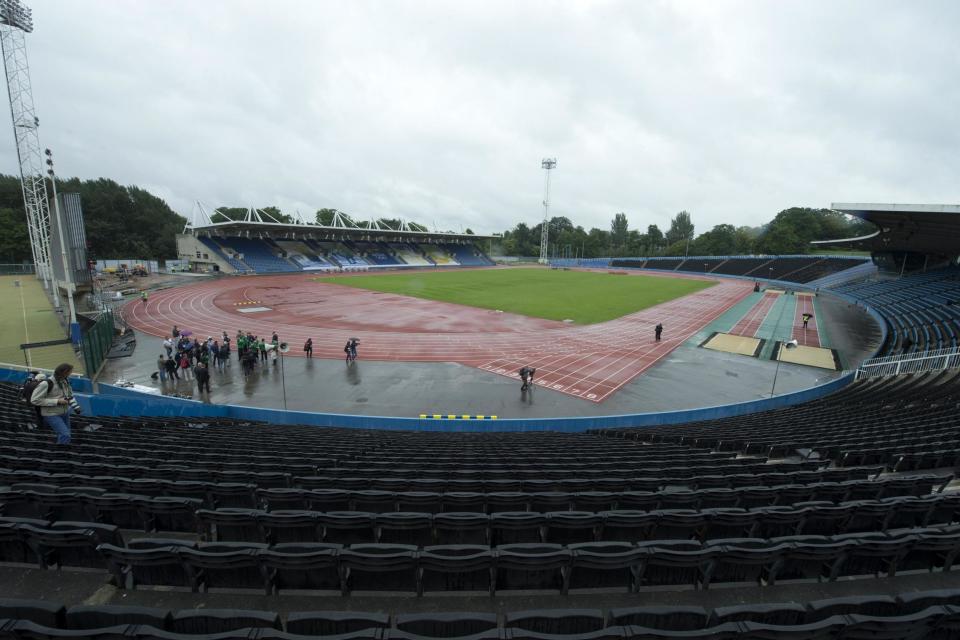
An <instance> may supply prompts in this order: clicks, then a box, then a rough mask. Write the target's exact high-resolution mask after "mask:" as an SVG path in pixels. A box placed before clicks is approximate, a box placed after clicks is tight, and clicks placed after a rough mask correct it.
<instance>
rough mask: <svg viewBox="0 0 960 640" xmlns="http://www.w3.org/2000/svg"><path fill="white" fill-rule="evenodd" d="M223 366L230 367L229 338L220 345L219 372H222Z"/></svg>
mask: <svg viewBox="0 0 960 640" xmlns="http://www.w3.org/2000/svg"><path fill="white" fill-rule="evenodd" d="M225 366H227V367H229V366H230V338H227V339H226V340H224V341H223V344H222V345H220V370H221V371H223V368H224V367H225Z"/></svg>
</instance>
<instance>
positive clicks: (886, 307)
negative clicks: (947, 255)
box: [832, 268, 960, 354]
mask: <svg viewBox="0 0 960 640" xmlns="http://www.w3.org/2000/svg"><path fill="white" fill-rule="evenodd" d="M832 290H833V291H834V292H836V293H840V294H843V295H846V296H849V297H851V298H853V299H855V300H858V301H861V302H863V303H866V304H868V305H870V306H871V307H873V308H874V309H876V310H877V311H878V312H879V313H880V315H881V316H883V318H884V320H885V321H886V322H887V324H888V325H889V327H890V329H891V331H890V333H889V334H888V337H887V342H886V344H885V345H884V347H883V354H893V353H900V352H904V351H906V352H920V351H930V350H934V349H944V348H955V347H957V345H958V337H960V306H958V304H957V303H960V269H957V268H949V269H939V270H936V271H931V272H928V273H922V274H916V275H911V276H908V277H905V278H897V279H886V280H867V281H859V282H852V283H846V284H841V285H838V286H836V287H833V288H832Z"/></svg>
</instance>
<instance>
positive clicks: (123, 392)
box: [81, 375, 852, 432]
mask: <svg viewBox="0 0 960 640" xmlns="http://www.w3.org/2000/svg"><path fill="white" fill-rule="evenodd" d="M851 379H852V376H851V375H846V376H841V377H839V378H836V379H835V380H832V381H830V382H828V383H827V384H825V385H821V386H818V387H811V388H809V389H804V390H802V391H797V392H794V393H788V394H784V395H781V396H776V397H774V398H765V399H762V400H754V401H752V402H741V403H736V404H727V405H720V406H715V407H703V408H700V409H689V410H684V411H667V412H660V413H638V414H629V415H619V416H592V417H585V418H538V419H503V420H421V419H420V418H397V417H393V416H358V415H347V414H337V413H307V412H302V411H283V410H280V409H265V408H259V407H242V406H238V405H222V404H205V403H203V402H197V401H196V400H184V399H181V398H170V397H166V396H155V395H151V394H145V393H140V392H138V391H134V390H132V389H126V388H122V387H115V386H113V385H108V384H100V385H99V391H100V393H99V394H97V395H93V396H89V398H88V399H87V400H88V402H89V409H87V406H84V409H85V412H86V411H88V412H89V413H90V415H103V416H137V415H143V416H154V417H163V416H170V417H178V418H196V419H197V420H203V419H204V418H232V419H235V420H249V421H257V422H268V423H272V424H305V425H313V426H323V427H330V426H333V427H348V428H354V429H390V430H417V431H474V432H483V431H488V432H492V431H565V432H580V431H586V430H588V429H603V428H611V427H651V426H656V425H664V424H678V423H682V422H692V421H696V420H711V419H714V418H727V417H731V416H740V415H744V414H747V413H753V412H755V411H765V410H768V409H777V408H780V407H786V406H790V405H794V404H799V403H802V402H808V401H810V400H815V399H817V398H821V397H823V396H825V395H827V394H830V393H833V392H834V391H836V390H838V389H840V388H842V387H844V386H845V385H847V384H848V383H849V382H850V381H851ZM81 404H83V403H81Z"/></svg>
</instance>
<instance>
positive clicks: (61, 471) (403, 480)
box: [0, 454, 883, 493]
mask: <svg viewBox="0 0 960 640" xmlns="http://www.w3.org/2000/svg"><path fill="white" fill-rule="evenodd" d="M48 455H51V456H52V454H48ZM0 463H2V464H3V465H4V466H2V467H0V483H13V482H23V481H25V479H26V478H31V479H33V480H36V481H38V482H45V481H46V480H45V479H44V478H46V477H48V476H50V475H56V476H57V477H67V476H73V477H116V478H125V479H127V480H131V481H138V482H147V481H150V480H153V481H171V482H202V483H207V484H216V483H243V484H251V485H254V486H257V487H261V488H270V487H276V488H285V487H300V488H308V489H344V490H367V489H369V490H382V491H395V492H402V491H430V492H434V493H445V492H461V491H470V492H474V493H494V492H504V491H510V492H517V491H523V492H543V491H566V492H576V491H659V490H663V489H665V488H667V487H676V486H684V487H688V488H690V489H708V488H728V487H747V486H758V485H759V486H777V485H782V484H804V483H811V482H820V481H828V482H839V481H845V480H850V479H859V478H866V477H868V476H871V475H876V474H877V473H880V472H881V471H882V470H883V467H876V466H866V467H863V468H858V469H840V470H838V469H830V470H827V469H820V468H819V467H821V466H822V465H821V464H820V463H816V462H813V463H811V464H810V465H807V467H806V469H805V470H801V471H791V469H796V468H797V467H796V466H786V465H779V464H776V465H763V466H762V467H761V469H769V470H770V471H756V470H755V471H753V472H752V473H751V472H750V465H743V466H741V467H730V468H729V469H726V468H725V469H723V470H722V471H727V470H729V471H731V473H717V471H718V469H717V468H713V467H706V468H701V469H695V470H694V471H695V472H694V473H686V472H685V470H684V469H683V468H682V467H681V468H677V467H674V468H671V469H667V470H659V469H655V468H654V469H651V468H643V467H641V468H637V469H636V470H634V469H624V470H622V472H621V473H617V474H614V473H613V472H610V471H599V472H598V473H596V474H591V473H589V472H588V471H579V472H577V475H572V474H570V475H563V474H558V476H559V477H544V476H551V475H552V474H549V473H543V474H539V475H538V474H536V473H535V472H531V474H530V475H531V476H532V477H529V478H525V479H524V478H512V477H504V478H486V479H484V478H471V476H470V475H465V476H462V477H460V478H431V477H419V478H418V477H406V476H392V475H389V474H384V475H375V474H374V473H373V472H371V473H370V474H369V475H349V476H348V475H344V476H336V475H329V476H318V475H311V476H297V475H292V474H290V473H287V472H284V471H252V470H248V471H215V470H210V469H206V468H204V467H199V468H197V467H188V466H179V465H178V466H172V465H170V466H168V465H162V466H160V467H141V466H135V465H101V464H98V463H70V462H69V461H67V462H66V463H65V462H64V461H57V460H55V459H54V458H52V457H51V458H43V459H41V458H24V457H18V456H13V455H9V456H4V455H3V454H0ZM773 469H779V470H777V471H774V470H773ZM327 471H328V472H329V470H327ZM696 471H702V472H703V473H696ZM734 471H739V473H734ZM604 474H609V475H604Z"/></svg>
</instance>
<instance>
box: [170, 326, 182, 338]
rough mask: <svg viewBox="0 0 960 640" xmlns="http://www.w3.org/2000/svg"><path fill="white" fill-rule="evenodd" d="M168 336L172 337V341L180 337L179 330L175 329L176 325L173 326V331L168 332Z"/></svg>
mask: <svg viewBox="0 0 960 640" xmlns="http://www.w3.org/2000/svg"><path fill="white" fill-rule="evenodd" d="M170 335H171V336H173V339H174V340H176V339H177V338H179V337H180V329H178V328H177V325H173V331H171V332H170Z"/></svg>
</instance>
